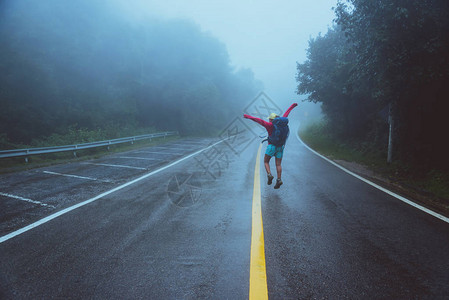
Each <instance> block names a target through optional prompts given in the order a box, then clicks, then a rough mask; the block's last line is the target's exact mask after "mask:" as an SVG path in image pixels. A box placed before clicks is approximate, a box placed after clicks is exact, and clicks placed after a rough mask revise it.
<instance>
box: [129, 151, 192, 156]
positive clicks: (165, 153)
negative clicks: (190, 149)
mask: <svg viewBox="0 0 449 300" xmlns="http://www.w3.org/2000/svg"><path fill="white" fill-rule="evenodd" d="M137 153H148V154H159V155H182V154H184V153H178V152H176V153H175V152H170V153H168V152H156V151H137Z"/></svg>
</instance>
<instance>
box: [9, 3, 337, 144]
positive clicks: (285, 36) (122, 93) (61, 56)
mask: <svg viewBox="0 0 449 300" xmlns="http://www.w3.org/2000/svg"><path fill="white" fill-rule="evenodd" d="M332 2H333V1H320V4H319V5H318V4H310V3H308V2H307V1H281V2H272V1H257V2H255V1H197V0H196V1H138V0H133V1H102V0H90V1H87V0H80V1H58V0H45V1H21V0H19V1H16V0H15V1H12V0H10V1H8V0H7V1H2V2H0V45H1V47H0V68H1V70H2V72H1V74H0V120H1V121H0V146H1V148H2V149H7V148H15V147H18V146H21V145H34V146H47V145H49V144H61V143H64V142H67V143H73V142H74V141H71V140H72V139H78V141H77V142H83V141H92V140H98V139H103V138H113V137H119V136H126V135H134V134H138V133H147V132H150V131H157V130H178V131H179V132H180V133H181V134H183V135H185V134H188V135H192V134H194V135H198V134H200V135H205V134H216V133H217V132H219V130H220V129H222V128H223V126H225V125H226V123H227V122H229V121H231V120H232V119H233V118H235V116H237V115H240V114H241V112H242V109H243V108H244V107H245V106H246V105H247V104H248V103H249V102H251V100H252V99H253V98H254V97H255V96H256V95H257V94H258V92H260V91H262V90H264V91H265V92H266V93H267V94H268V95H269V96H270V97H271V98H272V99H273V100H275V101H276V102H277V104H278V105H279V106H280V107H287V106H288V105H290V104H291V103H292V102H299V99H300V97H298V96H297V95H296V94H295V89H296V82H295V73H296V62H297V61H301V60H304V59H305V58H306V56H305V53H306V52H305V49H306V48H307V41H308V39H309V38H310V36H311V35H315V34H317V33H318V32H319V31H320V30H325V29H326V28H327V27H328V26H329V24H331V23H332V17H333V12H332V9H331V8H332ZM303 98H304V97H303ZM283 109H284V108H283ZM309 110H310V111H313V110H314V109H313V108H311V109H309ZM306 111H307V112H306ZM315 111H316V112H319V109H315ZM302 113H303V114H304V113H306V115H308V114H309V112H308V110H307V109H306V110H304V111H303V112H302Z"/></svg>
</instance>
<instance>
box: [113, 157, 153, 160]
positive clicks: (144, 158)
mask: <svg viewBox="0 0 449 300" xmlns="http://www.w3.org/2000/svg"><path fill="white" fill-rule="evenodd" d="M117 158H124V159H141V160H159V159H157V158H149V157H134V156H118V157H117Z"/></svg>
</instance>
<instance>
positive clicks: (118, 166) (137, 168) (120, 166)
mask: <svg viewBox="0 0 449 300" xmlns="http://www.w3.org/2000/svg"><path fill="white" fill-rule="evenodd" d="M83 164H85V165H94V166H102V167H112V168H126V169H135V170H146V168H140V167H132V166H125V165H111V164H96V163H83Z"/></svg>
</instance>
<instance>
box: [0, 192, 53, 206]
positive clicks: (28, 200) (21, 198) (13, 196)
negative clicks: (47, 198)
mask: <svg viewBox="0 0 449 300" xmlns="http://www.w3.org/2000/svg"><path fill="white" fill-rule="evenodd" d="M0 196H5V197H8V198H13V199H17V200H21V201H26V202H30V203H34V204H39V205H42V206H48V207H53V208H55V207H54V206H53V205H48V204H45V203H42V202H39V201H35V200H31V199H28V198H24V197H20V196H16V195H11V194H6V193H1V192H0Z"/></svg>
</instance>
